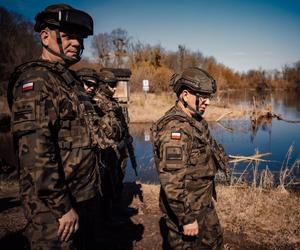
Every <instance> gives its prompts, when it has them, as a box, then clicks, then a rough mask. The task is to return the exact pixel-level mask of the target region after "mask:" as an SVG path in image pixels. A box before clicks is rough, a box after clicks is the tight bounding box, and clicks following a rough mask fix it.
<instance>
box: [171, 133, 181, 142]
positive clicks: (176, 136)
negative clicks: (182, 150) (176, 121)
mask: <svg viewBox="0 0 300 250" xmlns="http://www.w3.org/2000/svg"><path fill="white" fill-rule="evenodd" d="M171 139H172V140H180V139H181V133H180V132H171Z"/></svg>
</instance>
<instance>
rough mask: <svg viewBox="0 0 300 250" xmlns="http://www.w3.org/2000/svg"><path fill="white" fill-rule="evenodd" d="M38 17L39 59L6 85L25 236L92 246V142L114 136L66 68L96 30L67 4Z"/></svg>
mask: <svg viewBox="0 0 300 250" xmlns="http://www.w3.org/2000/svg"><path fill="white" fill-rule="evenodd" d="M35 20H36V24H35V27H34V28H35V31H37V32H38V33H39V35H40V39H41V43H42V46H43V50H42V55H41V58H40V59H39V60H36V61H32V62H28V63H25V64H23V65H20V66H19V67H18V68H17V69H16V70H15V72H14V73H13V74H12V76H11V79H10V82H9V89H8V103H9V105H10V108H11V111H12V119H11V128H12V133H13V136H14V139H15V142H16V145H17V151H18V155H19V163H20V166H19V167H20V193H21V200H22V204H23V206H24V211H25V215H26V218H27V219H28V225H27V227H26V230H25V234H26V236H27V237H28V239H29V241H30V244H31V248H32V249H61V248H64V249H69V248H71V247H72V246H74V245H75V246H76V247H77V248H78V249H94V247H95V241H96V238H95V237H96V235H97V232H96V231H95V230H96V228H97V227H98V224H99V221H98V217H97V214H99V211H98V210H99V209H100V208H99V207H100V204H99V202H100V197H99V174H98V171H97V167H96V154H95V147H102V148H105V147H108V146H110V145H111V144H110V143H112V141H111V140H109V139H107V138H106V137H105V134H104V132H103V130H102V129H101V128H102V125H101V122H100V119H99V117H98V116H97V114H96V112H95V110H94V108H93V105H92V104H91V102H90V99H89V97H88V96H87V95H86V94H85V92H84V90H83V88H82V83H81V82H80V80H79V79H78V78H77V76H76V74H75V72H73V71H71V70H70V69H69V66H71V65H73V64H74V63H76V62H78V61H79V60H80V57H81V53H82V50H83V39H84V38H85V37H87V36H89V35H92V34H93V20H92V18H91V17H90V16H89V15H88V14H87V13H85V12H83V11H80V10H77V9H74V8H72V7H71V6H69V5H65V4H56V5H51V6H48V7H47V8H45V10H43V11H42V12H41V13H39V14H38V15H37V16H36V18H35ZM95 211H97V212H96V213H95ZM93 223H95V225H94V224H93ZM75 233H76V234H75Z"/></svg>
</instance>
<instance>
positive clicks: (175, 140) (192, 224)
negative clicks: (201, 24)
mask: <svg viewBox="0 0 300 250" xmlns="http://www.w3.org/2000/svg"><path fill="white" fill-rule="evenodd" d="M171 86H172V88H173V90H174V92H175V93H176V95H177V97H178V100H177V101H176V104H175V106H174V107H172V108H171V109H170V110H169V111H167V112H166V114H165V115H164V116H163V117H162V118H161V119H159V120H158V121H157V122H156V123H155V124H154V125H153V127H152V133H153V134H152V135H153V137H152V138H153V144H154V158H155V164H156V168H157V171H158V175H159V178H160V183H161V191H160V207H161V209H162V211H163V214H164V219H165V222H166V226H167V228H168V243H167V244H168V245H169V247H171V249H221V247H222V242H223V237H222V230H221V227H220V223H219V220H218V216H217V214H216V211H215V208H214V201H213V198H215V199H216V190H215V183H214V177H215V174H216V172H217V168H218V163H217V162H216V158H215V157H214V153H213V151H212V142H213V141H214V140H213V139H212V137H211V135H210V132H209V129H208V125H207V123H206V121H205V120H204V118H203V116H202V115H203V113H204V112H205V109H206V107H207V105H208V104H209V99H210V97H211V96H212V95H213V94H214V93H215V92H216V82H215V80H214V79H213V77H212V76H210V75H209V74H208V73H207V72H206V71H204V70H202V69H200V68H188V69H186V70H183V71H182V72H181V73H178V74H174V75H173V76H172V78H171Z"/></svg>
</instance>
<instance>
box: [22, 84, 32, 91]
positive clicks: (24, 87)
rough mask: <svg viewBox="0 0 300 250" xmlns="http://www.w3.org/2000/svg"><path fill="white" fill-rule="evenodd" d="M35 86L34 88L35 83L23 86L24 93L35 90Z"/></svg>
mask: <svg viewBox="0 0 300 250" xmlns="http://www.w3.org/2000/svg"><path fill="white" fill-rule="evenodd" d="M33 86H34V84H33V82H26V83H24V84H23V86H22V91H23V92H26V91H30V90H33Z"/></svg>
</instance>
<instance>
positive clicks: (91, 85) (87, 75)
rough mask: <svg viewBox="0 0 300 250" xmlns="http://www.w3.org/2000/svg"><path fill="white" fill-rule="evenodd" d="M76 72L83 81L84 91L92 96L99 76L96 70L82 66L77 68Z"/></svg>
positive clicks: (97, 84)
mask: <svg viewBox="0 0 300 250" xmlns="http://www.w3.org/2000/svg"><path fill="white" fill-rule="evenodd" d="M76 74H77V76H78V77H79V79H80V80H81V81H82V82H83V87H84V90H85V91H86V93H87V94H88V95H89V96H90V97H91V98H93V97H94V96H95V94H96V90H97V89H98V87H99V76H98V74H97V71H96V70H94V69H90V68H82V69H80V70H78V71H77V73H76Z"/></svg>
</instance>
